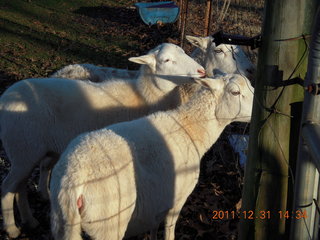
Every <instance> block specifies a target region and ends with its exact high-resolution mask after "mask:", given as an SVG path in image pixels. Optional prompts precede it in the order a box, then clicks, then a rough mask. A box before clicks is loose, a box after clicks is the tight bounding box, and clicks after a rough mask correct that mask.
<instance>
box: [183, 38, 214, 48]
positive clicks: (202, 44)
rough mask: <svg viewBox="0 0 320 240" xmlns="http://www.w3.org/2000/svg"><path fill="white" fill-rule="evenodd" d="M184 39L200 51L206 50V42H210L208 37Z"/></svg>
mask: <svg viewBox="0 0 320 240" xmlns="http://www.w3.org/2000/svg"><path fill="white" fill-rule="evenodd" d="M186 39H187V40H188V41H189V42H190V43H191V44H192V45H194V46H196V47H198V48H200V49H206V48H207V46H208V41H209V40H210V39H209V38H208V37H194V36H190V35H187V36H186Z"/></svg>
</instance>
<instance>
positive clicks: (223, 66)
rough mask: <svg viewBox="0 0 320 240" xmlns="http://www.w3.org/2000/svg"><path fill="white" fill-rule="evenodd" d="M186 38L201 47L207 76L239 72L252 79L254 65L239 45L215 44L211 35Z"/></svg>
mask: <svg viewBox="0 0 320 240" xmlns="http://www.w3.org/2000/svg"><path fill="white" fill-rule="evenodd" d="M186 38H187V40H188V41H189V42H190V43H191V44H193V45H194V46H196V47H198V48H199V49H201V51H202V53H203V55H204V56H203V66H204V67H205V69H206V73H207V75H208V76H209V77H211V76H213V75H214V74H216V73H217V72H223V73H240V74H243V75H245V76H246V77H247V78H249V79H250V80H252V79H253V75H254V73H255V66H254V65H253V64H252V63H251V61H250V60H249V59H248V57H247V56H246V54H245V53H244V51H243V50H242V49H241V48H240V47H239V46H235V45H226V44H220V45H219V46H216V45H215V43H214V42H213V38H212V37H211V36H209V37H193V36H187V37H186Z"/></svg>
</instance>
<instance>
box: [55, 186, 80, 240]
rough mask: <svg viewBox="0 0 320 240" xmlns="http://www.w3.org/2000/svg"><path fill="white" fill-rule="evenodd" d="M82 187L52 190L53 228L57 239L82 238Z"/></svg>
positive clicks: (72, 239)
mask: <svg viewBox="0 0 320 240" xmlns="http://www.w3.org/2000/svg"><path fill="white" fill-rule="evenodd" d="M81 192H82V189H79V188H60V189H58V191H55V189H54V188H52V190H51V230H52V234H53V236H54V239H56V240H58V239H59V240H67V239H68V240H82V237H81V212H82V209H83V195H82V194H81Z"/></svg>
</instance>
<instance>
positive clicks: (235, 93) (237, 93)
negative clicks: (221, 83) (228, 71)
mask: <svg viewBox="0 0 320 240" xmlns="http://www.w3.org/2000/svg"><path fill="white" fill-rule="evenodd" d="M231 94H232V95H233V96H238V95H240V91H232V92H231Z"/></svg>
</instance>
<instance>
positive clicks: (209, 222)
mask: <svg viewBox="0 0 320 240" xmlns="http://www.w3.org/2000/svg"><path fill="white" fill-rule="evenodd" d="M217 2H218V3H219V1H217ZM237 2H238V3H239V2H240V3H241V1H232V4H231V5H230V8H229V10H228V12H227V13H228V14H227V16H226V17H225V19H223V20H222V19H221V20H220V21H218V20H219V16H220V14H221V13H220V12H219V9H220V10H221V8H222V4H223V1H220V5H218V4H217V6H216V5H214V6H213V9H214V11H213V23H212V25H211V31H210V32H212V33H213V32H214V31H216V30H218V29H223V30H224V31H225V32H228V33H234V34H244V35H246V36H254V35H256V34H259V33H260V30H261V22H262V20H261V18H262V11H263V2H262V1H258V0H256V1H248V2H251V5H249V4H248V5H246V4H242V5H241V4H237ZM243 2H244V1H243ZM253 5H254V7H253ZM204 10H205V4H204V1H190V3H189V12H188V21H187V26H186V33H187V34H189V35H203V29H204V21H203V16H204ZM217 10H218V11H217ZM77 21H79V24H85V23H88V21H92V23H93V24H96V25H99V26H102V27H103V28H104V29H105V31H108V32H107V34H108V33H110V34H118V35H134V36H136V37H137V38H140V42H141V44H140V45H139V46H134V48H135V51H136V52H137V53H138V54H139V53H141V54H143V53H145V52H146V51H147V50H149V49H151V48H153V47H154V46H156V45H158V44H159V43H162V42H172V43H176V44H180V33H179V31H178V28H177V24H167V25H165V26H163V27H157V26H150V27H149V26H146V25H145V24H143V23H142V21H141V19H140V17H139V15H138V14H137V11H136V9H135V8H114V7H109V6H100V7H96V8H80V9H79V18H78V19H77ZM184 49H185V50H186V51H187V52H191V50H192V47H191V45H190V44H188V43H185V44H184ZM246 50H248V49H246ZM248 53H249V54H250V56H251V57H252V60H253V61H256V56H257V53H256V52H251V51H248ZM128 55H130V53H128ZM129 68H130V66H129ZM18 79H19V76H12V75H8V74H7V73H5V72H0V81H1V87H0V93H2V92H3V91H4V90H5V89H6V88H7V87H8V86H10V85H11V84H12V83H13V82H15V81H17V80H18ZM247 132H248V127H247V126H246V125H243V124H233V125H231V126H229V127H227V128H226V130H225V131H224V132H223V134H222V135H221V137H220V138H219V140H218V141H217V142H216V144H214V145H213V146H212V148H211V150H210V151H209V152H208V153H207V154H206V155H205V156H204V158H203V159H202V162H201V174H200V179H199V182H198V184H197V186H196V188H195V190H194V192H193V193H192V195H190V197H189V198H188V200H187V202H186V204H185V206H184V208H183V209H182V212H181V214H180V217H179V220H178V223H177V226H176V239H179V240H215V239H217V240H233V239H237V238H238V222H239V220H238V219H237V218H236V217H234V218H233V217H230V216H229V218H226V217H225V218H222V219H213V211H228V212H231V211H235V212H237V211H238V210H239V208H240V206H241V191H242V184H243V168H242V167H241V166H240V164H239V156H238V154H236V153H235V152H234V151H233V149H232V147H231V145H230V144H229V142H228V139H227V136H228V135H229V134H232V133H234V134H244V133H247ZM0 165H1V168H0V176H2V177H5V175H6V174H7V172H8V170H9V163H8V161H7V158H6V155H5V152H4V150H3V148H2V147H1V148H0ZM38 175H39V170H38V169H35V171H34V173H33V175H32V178H31V179H30V180H29V199H30V203H31V206H32V208H33V209H34V215H35V217H36V218H37V219H38V220H40V222H41V227H39V228H38V229H36V230H33V231H31V232H30V231H25V233H24V235H23V236H21V237H20V239H26V240H27V239H30V240H40V239H41V240H45V239H51V235H50V224H49V204H48V202H45V201H43V200H42V199H41V198H40V195H39V194H38V192H37V185H36V183H37V180H38ZM0 224H2V216H1V217H0ZM162 234H163V231H162V229H160V231H159V235H158V237H159V238H160V239H161V236H162ZM147 237H148V235H147V234H146V235H141V236H138V237H136V238H131V240H137V239H147ZM85 238H86V237H85ZM0 239H1V240H6V239H8V238H7V237H6V234H5V233H4V232H3V231H1V232H0Z"/></svg>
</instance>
